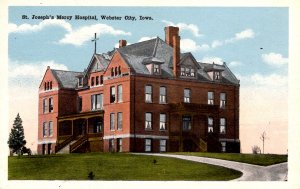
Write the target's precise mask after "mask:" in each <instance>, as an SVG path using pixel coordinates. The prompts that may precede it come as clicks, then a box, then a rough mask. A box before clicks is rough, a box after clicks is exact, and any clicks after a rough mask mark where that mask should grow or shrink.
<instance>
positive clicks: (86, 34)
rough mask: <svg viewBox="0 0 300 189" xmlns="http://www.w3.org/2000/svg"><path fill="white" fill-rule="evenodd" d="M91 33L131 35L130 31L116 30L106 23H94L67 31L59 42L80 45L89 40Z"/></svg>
mask: <svg viewBox="0 0 300 189" xmlns="http://www.w3.org/2000/svg"><path fill="white" fill-rule="evenodd" d="M92 33H97V34H99V35H100V36H101V35H103V34H110V35H114V36H117V35H131V33H130V32H125V31H122V30H118V29H115V28H113V27H111V26H109V25H106V24H94V25H90V26H83V27H81V28H79V29H76V30H73V31H71V32H69V33H67V34H66V35H65V36H64V38H63V39H61V40H59V43H61V44H71V45H75V46H80V45H82V44H83V43H84V42H86V41H89V40H91V34H92Z"/></svg>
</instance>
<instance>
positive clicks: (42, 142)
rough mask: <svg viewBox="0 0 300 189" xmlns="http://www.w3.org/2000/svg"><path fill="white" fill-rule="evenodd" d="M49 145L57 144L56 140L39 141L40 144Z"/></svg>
mask: <svg viewBox="0 0 300 189" xmlns="http://www.w3.org/2000/svg"><path fill="white" fill-rule="evenodd" d="M48 143H56V140H53V139H52V140H50V139H49V140H47V139H46V140H38V144H48Z"/></svg>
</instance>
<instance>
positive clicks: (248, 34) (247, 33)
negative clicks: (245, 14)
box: [211, 29, 255, 48]
mask: <svg viewBox="0 0 300 189" xmlns="http://www.w3.org/2000/svg"><path fill="white" fill-rule="evenodd" d="M254 36H255V33H254V31H253V30H252V29H245V30H243V31H241V32H239V33H236V34H235V35H234V37H231V38H228V39H225V40H214V41H213V42H212V43H211V48H217V47H220V46H222V45H225V44H228V43H235V42H237V41H240V40H244V39H249V38H254Z"/></svg>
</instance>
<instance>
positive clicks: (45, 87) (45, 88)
mask: <svg viewBox="0 0 300 189" xmlns="http://www.w3.org/2000/svg"><path fill="white" fill-rule="evenodd" d="M44 90H47V83H46V82H44Z"/></svg>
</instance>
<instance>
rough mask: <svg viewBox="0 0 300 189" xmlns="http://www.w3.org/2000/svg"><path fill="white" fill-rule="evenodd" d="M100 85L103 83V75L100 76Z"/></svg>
mask: <svg viewBox="0 0 300 189" xmlns="http://www.w3.org/2000/svg"><path fill="white" fill-rule="evenodd" d="M100 85H103V75H101V76H100Z"/></svg>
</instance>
